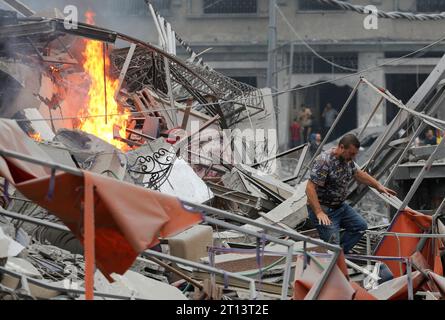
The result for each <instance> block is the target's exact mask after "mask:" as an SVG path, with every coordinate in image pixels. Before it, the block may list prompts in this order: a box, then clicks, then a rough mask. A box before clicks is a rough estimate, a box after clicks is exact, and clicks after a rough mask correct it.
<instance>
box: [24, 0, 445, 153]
mask: <svg viewBox="0 0 445 320" xmlns="http://www.w3.org/2000/svg"><path fill="white" fill-rule="evenodd" d="M24 2H26V3H28V4H29V5H30V6H32V7H34V8H37V9H43V8H41V7H42V6H45V7H48V8H49V7H51V6H56V7H59V8H60V9H63V8H61V6H62V4H63V3H66V4H76V5H79V6H80V9H81V10H85V9H86V8H87V7H88V6H91V1H81V0H76V1H68V0H63V1H56V0H50V1H45V2H44V4H42V1H37V0H26V1H24ZM87 2H89V4H86V3H87ZM151 2H152V3H153V5H154V6H155V7H156V8H157V10H158V11H159V12H161V13H162V14H163V15H164V17H165V18H166V19H167V20H168V21H169V22H170V23H171V24H172V26H173V28H174V29H175V30H176V32H177V33H178V34H179V35H180V36H181V37H182V38H183V39H184V40H186V41H188V42H189V44H190V45H191V46H192V47H193V48H194V50H195V51H196V52H203V51H205V53H203V55H202V57H203V59H204V61H206V62H207V63H208V64H209V65H210V66H212V67H213V68H214V69H216V70H217V71H220V72H222V73H224V74H226V75H228V76H230V77H233V78H235V79H237V80H239V81H243V82H246V83H248V84H251V85H254V86H257V87H260V88H261V87H264V86H266V75H267V67H268V63H267V57H268V27H269V1H268V0H153V1H151ZM349 2H350V3H352V4H357V5H363V6H367V5H373V6H375V7H377V8H378V9H380V10H384V11H408V12H443V11H445V1H437V0H391V1H389V0H385V1H383V0H350V1H349ZM277 4H278V7H279V9H280V11H279V12H278V13H277V26H276V28H277V29H276V30H277V37H278V43H277V50H276V53H277V70H278V71H277V88H276V90H277V91H278V92H282V91H287V92H286V93H282V94H279V95H278V111H279V115H278V119H279V126H278V127H279V142H280V146H281V147H282V149H286V148H287V145H288V141H289V129H288V128H289V125H290V122H291V120H292V119H293V118H294V117H296V115H297V114H298V112H299V109H300V106H301V105H302V104H304V105H307V106H310V107H311V108H312V110H313V114H314V126H315V130H319V129H321V126H322V122H321V120H322V119H321V114H322V111H323V109H324V107H325V105H326V104H327V103H328V102H329V103H331V104H332V105H333V107H334V108H335V109H337V110H340V109H341V107H342V106H343V104H344V102H345V101H346V99H347V97H348V95H349V94H350V92H351V90H352V88H353V87H354V86H355V84H356V83H357V81H358V79H359V78H358V76H357V75H355V70H363V69H366V68H370V67H373V66H376V65H381V64H385V66H384V67H381V68H375V69H372V71H370V72H366V73H364V74H363V76H364V77H366V78H367V79H369V80H370V81H372V82H374V83H375V84H377V85H379V86H382V87H385V88H387V89H389V90H390V91H391V92H392V93H393V94H394V95H396V96H397V97H398V98H399V99H401V100H402V101H403V102H406V101H407V100H408V99H409V98H410V97H411V96H412V94H413V93H414V92H415V91H416V90H417V88H418V87H419V86H420V85H421V83H422V82H423V81H424V80H425V78H426V76H427V75H428V73H429V72H431V70H432V69H433V68H434V66H435V65H436V63H437V62H438V61H439V59H440V57H441V56H442V55H443V53H444V51H445V46H444V45H440V44H439V45H435V46H433V47H431V48H428V50H425V51H421V52H419V53H418V54H416V55H414V56H411V57H410V58H406V59H403V60H398V61H396V62H394V61H393V60H394V59H396V58H398V57H401V56H403V55H405V54H407V53H411V52H413V51H415V50H419V49H421V48H423V47H424V46H426V45H428V44H430V43H432V42H433V41H435V40H438V39H440V38H441V37H442V36H443V29H444V28H443V26H444V24H445V21H443V20H438V21H420V22H418V21H408V20H390V19H378V20H377V28H376V29H374V28H371V29H370V28H369V27H368V28H367V27H365V24H364V23H365V19H366V18H367V16H366V15H362V14H357V13H355V12H349V11H343V10H340V9H339V8H337V7H333V6H329V5H325V4H321V3H319V2H318V1H316V0H277ZM92 9H93V10H94V11H95V12H96V14H97V22H98V23H97V24H98V25H101V26H104V27H109V28H114V29H117V30H119V31H121V32H124V33H127V34H131V35H133V36H136V37H139V38H142V39H145V40H147V41H150V42H153V43H157V39H158V37H157V33H156V29H155V27H154V25H153V23H152V21H151V16H150V14H149V12H148V10H147V8H146V6H145V3H144V1H143V0H127V1H119V0H97V1H94V6H93V8H92ZM281 12H282V13H283V14H284V16H285V18H283V17H282V16H281ZM110 17H112V19H110ZM368 22H369V21H368ZM368 25H369V24H368ZM373 26H375V25H373ZM310 48H311V49H310ZM311 50H313V51H315V52H317V53H318V54H319V55H320V56H322V57H323V59H321V58H320V57H318V56H317V55H315V54H314V53H313V51H311ZM178 54H179V55H184V56H185V54H186V53H185V50H182V51H181V50H180V49H179V48H178ZM325 60H328V61H330V62H332V63H334V64H336V65H337V66H340V67H337V66H335V65H333V64H330V63H327V62H326V61H325ZM321 82H329V83H324V84H320V85H318V84H319V83H321ZM378 101H379V97H378V96H377V95H376V94H375V93H374V92H372V91H371V90H370V89H369V88H367V87H365V86H361V87H360V88H359V90H358V94H357V96H356V97H355V98H354V99H353V100H352V102H351V105H350V109H348V112H346V113H345V118H344V120H345V121H342V122H341V124H340V127H339V129H338V131H337V132H335V133H336V135H337V136H338V135H341V134H342V133H344V132H346V131H348V130H350V129H353V128H356V127H358V126H362V125H363V124H364V123H365V122H366V120H367V118H368V116H369V115H370V113H371V112H372V110H373V108H374V106H375V105H376V104H377V103H378ZM396 112H397V109H396V108H395V107H392V106H390V105H386V103H384V104H383V105H382V107H380V109H379V111H378V112H377V114H376V115H375V116H374V118H373V120H372V122H371V125H373V126H379V125H385V124H387V123H388V122H389V121H391V119H392V118H393V117H394V116H395V114H396Z"/></svg>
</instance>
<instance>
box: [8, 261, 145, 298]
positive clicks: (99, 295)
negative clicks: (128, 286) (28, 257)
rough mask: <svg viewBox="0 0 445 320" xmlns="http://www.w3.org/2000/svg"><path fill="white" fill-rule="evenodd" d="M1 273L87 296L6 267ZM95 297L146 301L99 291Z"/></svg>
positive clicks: (44, 286) (46, 287)
mask: <svg viewBox="0 0 445 320" xmlns="http://www.w3.org/2000/svg"><path fill="white" fill-rule="evenodd" d="M0 273H5V274H8V275H10V276H12V277H14V278H17V279H21V278H23V277H25V278H26V280H27V281H28V283H31V284H34V285H36V286H39V287H42V288H44V289H47V290H54V291H59V292H62V293H75V294H85V290H78V289H67V288H65V287H61V286H54V285H51V284H49V283H47V282H44V281H42V280H37V279H34V278H30V277H27V276H25V275H22V274H20V273H18V272H14V271H12V270H8V269H6V268H5V267H0ZM94 296H96V297H103V298H110V299H122V300H133V299H134V300H144V299H141V298H136V297H133V296H121V295H116V294H109V293H103V292H97V291H95V292H94Z"/></svg>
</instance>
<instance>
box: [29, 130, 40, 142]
mask: <svg viewBox="0 0 445 320" xmlns="http://www.w3.org/2000/svg"><path fill="white" fill-rule="evenodd" d="M28 135H29V137H30V138H31V139H33V140H34V141H37V142H42V141H43V139H42V136H41V135H40V133H38V132H35V133H29V134H28Z"/></svg>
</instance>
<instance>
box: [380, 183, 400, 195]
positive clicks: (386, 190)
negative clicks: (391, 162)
mask: <svg viewBox="0 0 445 320" xmlns="http://www.w3.org/2000/svg"><path fill="white" fill-rule="evenodd" d="M377 191H378V192H380V193H383V194H386V195H388V196H390V197H391V196H396V195H397V192H395V191H394V190H391V189H389V188H386V187H385V186H383V185H382V184H379V186H378V187H377Z"/></svg>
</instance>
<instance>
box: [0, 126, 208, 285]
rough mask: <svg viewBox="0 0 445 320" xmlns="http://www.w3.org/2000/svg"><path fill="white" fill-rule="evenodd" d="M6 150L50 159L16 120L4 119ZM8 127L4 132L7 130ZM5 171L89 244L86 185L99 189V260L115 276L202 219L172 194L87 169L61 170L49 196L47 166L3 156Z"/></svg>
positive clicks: (0, 169) (1, 140) (0, 164)
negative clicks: (80, 171) (86, 237)
mask: <svg viewBox="0 0 445 320" xmlns="http://www.w3.org/2000/svg"><path fill="white" fill-rule="evenodd" d="M0 130H1V131H0V132H1V133H0V148H2V149H6V150H10V151H15V152H18V153H22V154H25V155H28V156H31V157H34V158H38V159H42V158H43V159H42V160H45V159H46V160H48V159H47V158H45V157H46V156H45V154H44V153H43V152H41V151H40V149H39V148H37V149H36V146H35V145H34V146H33V144H34V142H33V141H30V139H29V138H28V137H27V136H26V135H25V134H24V133H23V132H22V131H21V129H20V128H19V127H18V126H17V125H16V124H15V122H12V121H4V120H1V121H0ZM3 130H4V131H3ZM0 174H1V175H2V176H3V177H5V178H6V179H8V180H9V181H10V182H11V183H13V184H15V186H16V188H17V189H19V190H20V192H22V193H23V194H24V195H25V196H26V197H27V198H28V199H30V200H32V201H34V202H35V203H37V204H38V205H40V206H42V207H43V208H45V209H47V210H48V211H50V212H51V213H52V214H54V215H56V216H57V217H59V218H60V219H61V220H62V221H63V223H64V224H65V225H66V226H67V227H68V228H69V229H70V230H71V231H72V232H73V234H74V235H75V236H76V237H77V238H78V239H79V240H80V241H81V242H82V243H84V230H83V228H84V221H83V218H84V216H83V210H84V207H88V206H87V204H86V203H85V202H84V201H85V197H84V192H85V186H86V185H89V186H90V187H91V188H93V191H94V226H95V230H94V231H95V232H94V233H95V235H94V237H95V239H94V240H95V258H96V263H97V266H98V268H99V269H100V270H101V271H102V273H103V274H104V275H105V276H107V277H108V278H109V279H110V274H111V273H114V272H115V273H119V274H123V273H125V271H126V270H127V269H128V268H129V267H130V266H131V265H132V264H133V262H134V260H135V258H136V257H137V255H138V254H139V253H140V252H142V251H144V250H146V249H148V248H150V247H152V246H153V245H155V244H156V243H158V237H159V236H161V237H168V236H171V235H174V234H176V233H179V232H181V231H183V230H185V229H187V228H188V227H190V226H192V225H194V224H197V223H199V222H200V221H201V215H200V214H197V213H196V212H194V213H192V212H189V211H188V210H186V209H185V208H184V207H183V206H182V204H181V202H180V201H179V200H178V199H176V198H174V197H171V196H167V195H164V194H161V193H159V192H155V191H151V190H147V189H144V188H141V187H138V186H135V185H132V184H129V183H126V182H122V181H118V180H115V179H111V178H108V177H104V176H100V175H97V174H94V173H91V172H86V171H83V177H79V176H75V175H73V174H70V173H58V174H56V175H55V177H54V181H55V190H54V192H53V195H52V198H51V199H47V194H48V190H49V185H50V180H51V176H50V175H48V170H45V169H43V168H42V167H41V166H38V165H32V164H28V163H26V162H24V161H20V160H17V159H13V158H8V159H7V161H4V160H3V158H0Z"/></svg>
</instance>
